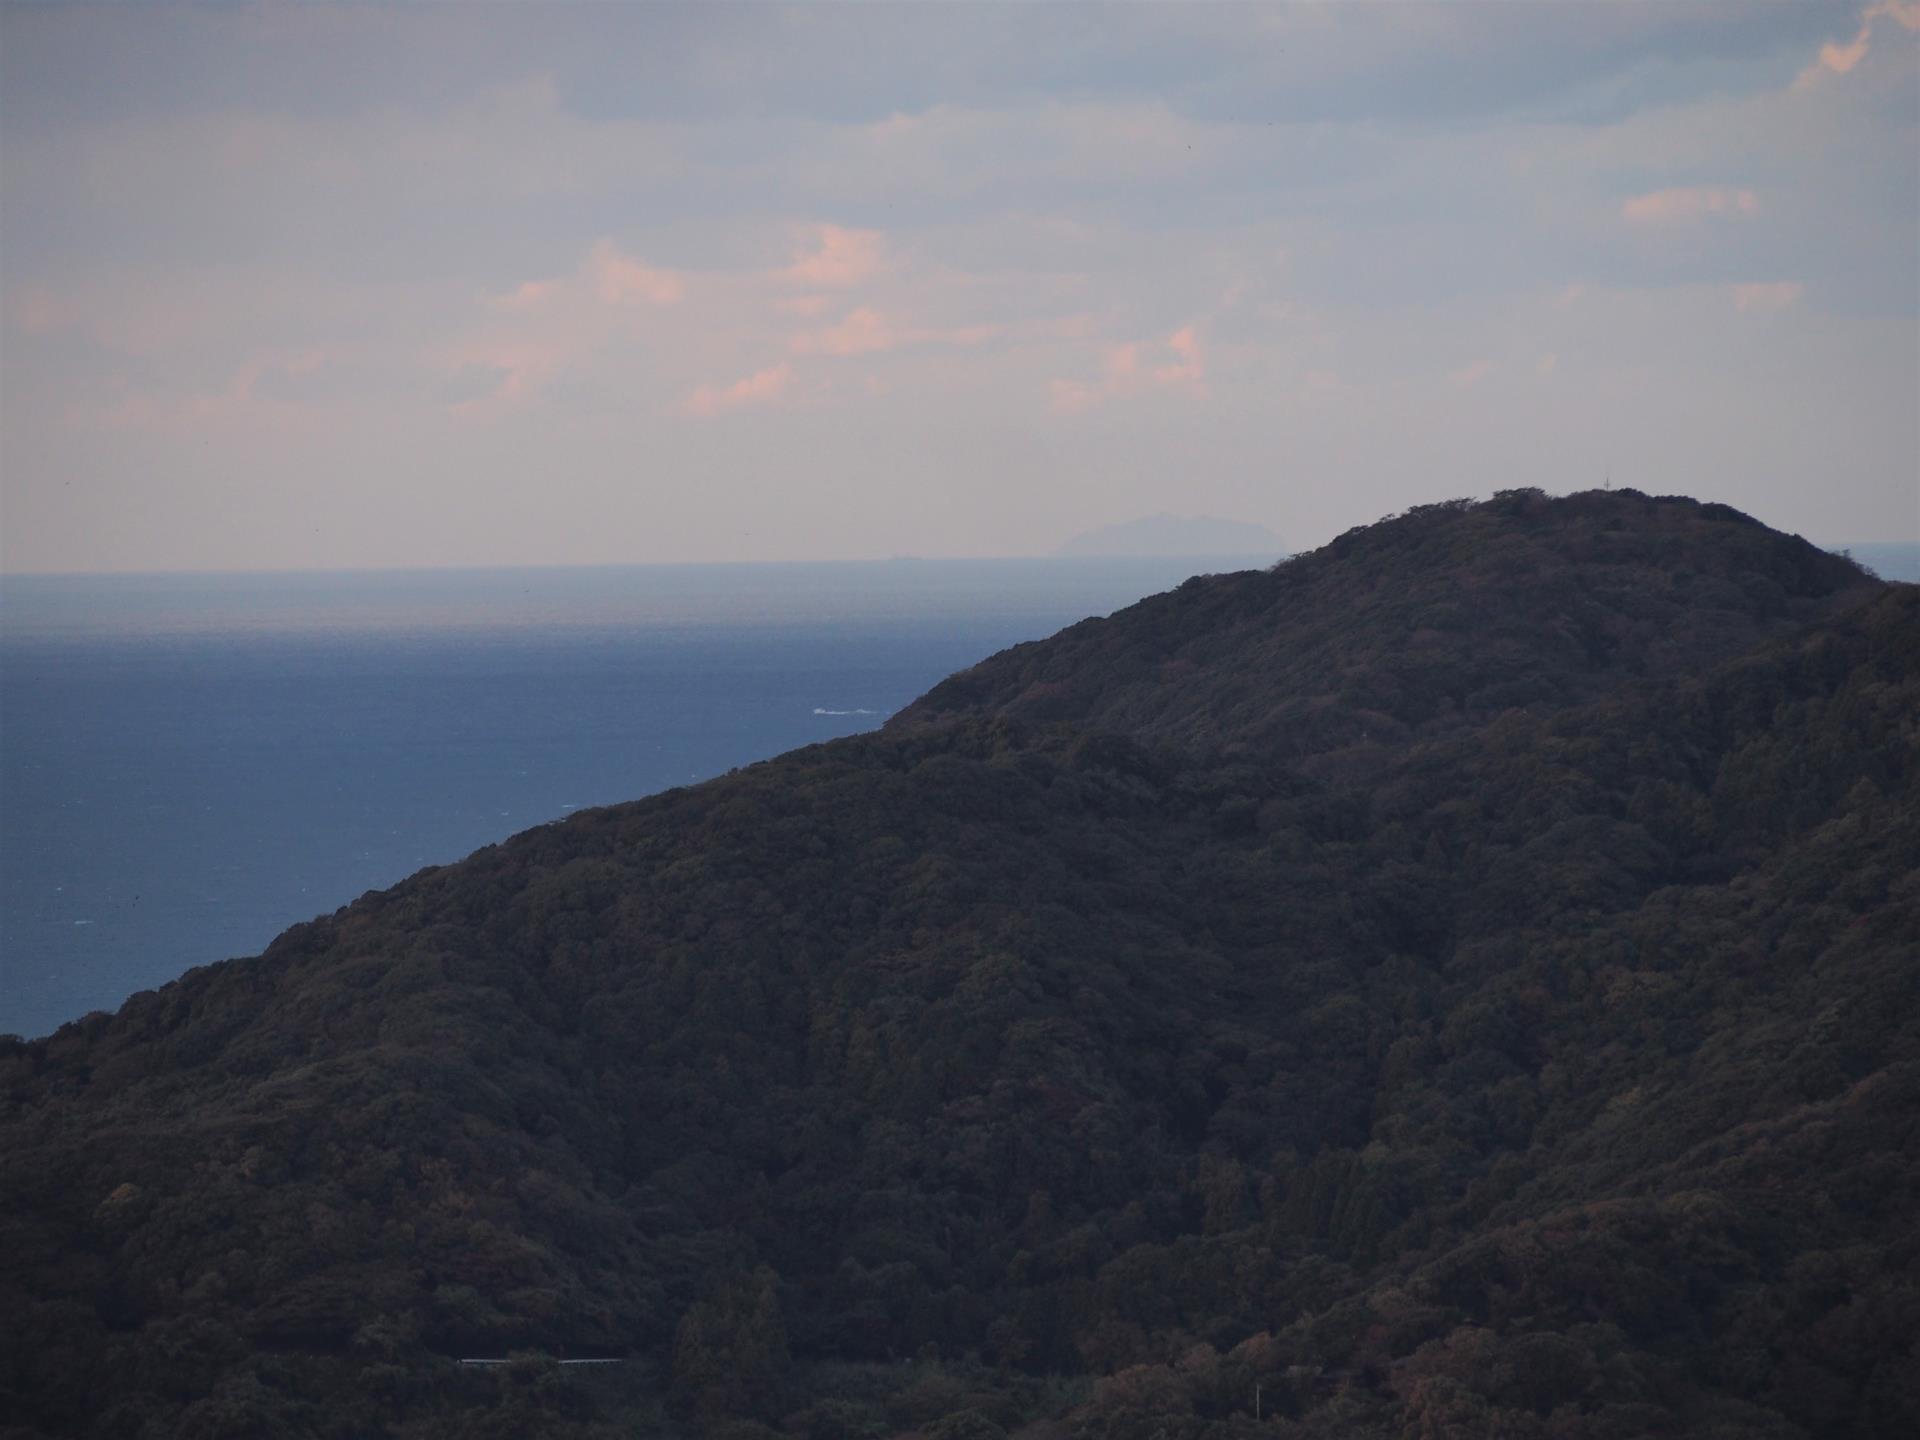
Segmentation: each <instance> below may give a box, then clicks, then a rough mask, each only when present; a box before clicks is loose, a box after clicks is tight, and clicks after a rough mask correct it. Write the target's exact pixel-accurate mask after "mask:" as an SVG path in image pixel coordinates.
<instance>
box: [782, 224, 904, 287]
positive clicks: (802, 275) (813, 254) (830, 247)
mask: <svg viewBox="0 0 1920 1440" xmlns="http://www.w3.org/2000/svg"><path fill="white" fill-rule="evenodd" d="M812 235H813V245H812V248H811V249H810V250H808V251H805V252H803V253H802V254H800V255H799V256H797V257H795V259H794V262H793V264H791V265H789V266H788V267H787V268H786V269H785V270H784V271H783V272H781V273H782V275H783V276H784V277H785V278H786V279H787V280H790V281H791V282H793V283H794V284H796V285H805V286H808V287H810V288H811V287H822V288H825V289H830V290H846V289H850V288H852V287H853V286H855V285H859V284H862V283H864V282H865V281H867V280H870V279H872V278H873V277H874V276H875V275H876V274H878V273H879V271H880V270H881V268H882V267H883V266H884V265H885V263H886V238H885V237H884V236H883V235H881V233H880V232H879V231H878V230H848V229H844V228H843V227H841V226H839V225H816V226H814V227H813V231H812Z"/></svg>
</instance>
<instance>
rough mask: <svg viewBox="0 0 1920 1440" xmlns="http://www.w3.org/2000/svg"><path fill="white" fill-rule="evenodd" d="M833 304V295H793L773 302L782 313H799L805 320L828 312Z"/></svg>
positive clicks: (775, 307) (774, 306)
mask: <svg viewBox="0 0 1920 1440" xmlns="http://www.w3.org/2000/svg"><path fill="white" fill-rule="evenodd" d="M832 305H833V297H832V296H831V295H793V296H790V297H788V298H787V299H785V300H776V301H774V302H773V308H774V309H776V310H778V311H779V312H780V313H781V314H782V315H798V316H799V317H800V318H801V319H803V320H813V319H817V318H818V317H820V316H822V315H824V314H826V313H827V311H828V309H829V308H830V307H831V306H832Z"/></svg>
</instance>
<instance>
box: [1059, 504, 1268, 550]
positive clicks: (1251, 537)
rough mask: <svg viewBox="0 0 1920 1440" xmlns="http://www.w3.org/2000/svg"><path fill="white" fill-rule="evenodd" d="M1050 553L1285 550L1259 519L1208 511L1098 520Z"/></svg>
mask: <svg viewBox="0 0 1920 1440" xmlns="http://www.w3.org/2000/svg"><path fill="white" fill-rule="evenodd" d="M1054 553H1055V554H1056V555H1112V556H1119V555H1193V556H1203V555H1234V556H1241V557H1246V556H1269V557H1274V558H1277V557H1279V556H1281V555H1283V554H1285V553H1286V545H1285V544H1284V542H1283V541H1282V540H1281V539H1280V537H1279V536H1278V535H1276V534H1274V533H1273V531H1271V530H1269V529H1267V527H1266V526H1264V525H1250V524H1248V523H1246V522H1245V521H1243V520H1218V519H1215V518H1213V517H1212V516H1209V515H1165V514H1162V515H1148V516H1146V517H1145V518H1143V519H1139V520H1128V521H1126V522H1125V523H1123V524H1119V525H1102V526H1100V527H1099V528H1098V529H1095V530H1088V531H1086V532H1085V533H1083V534H1080V535H1076V536H1074V537H1073V538H1072V539H1071V540H1069V541H1067V543H1066V544H1064V545H1062V546H1061V547H1060V548H1059V549H1058V550H1056V551H1055V552H1054Z"/></svg>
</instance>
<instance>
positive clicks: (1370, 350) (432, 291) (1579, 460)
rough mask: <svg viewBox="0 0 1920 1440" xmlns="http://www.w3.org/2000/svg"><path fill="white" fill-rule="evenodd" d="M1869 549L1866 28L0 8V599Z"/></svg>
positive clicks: (1892, 477)
mask: <svg viewBox="0 0 1920 1440" xmlns="http://www.w3.org/2000/svg"><path fill="white" fill-rule="evenodd" d="M1606 483H1612V484H1614V485H1616V486H1627V485H1630V486H1633V487H1636V488H1638V489H1641V490H1645V491H1648V492H1651V493H1656V494H1663V493H1674V492H1680V493H1687V494H1693V495H1698V496H1700V497H1702V498H1709V499H1715V500H1720V501H1724V502H1726V503H1729V504H1732V505H1735V506H1738V507H1739V508H1741V509H1743V510H1746V511H1748V512H1750V513H1752V514H1754V515H1756V516H1758V517H1759V518H1761V519H1762V520H1765V521H1766V522H1767V523H1769V524H1772V525H1776V526H1778V527H1780V528H1782V529H1786V530H1790V531H1795V532H1797V533H1801V534H1805V535H1807V536H1808V537H1809V538H1812V539H1815V540H1817V541H1820V542H1821V543H1831V544H1838V543H1841V542H1844V541H1849V540H1854V541H1867V540H1915V539H1920V0H1877V3H1872V4H1869V5H1862V4H1858V3H1854V4H1845V5H1830V4H1819V3H1782V4H1738V5H1719V4H1693V3H1657V4H1636V3H1625V0H1620V3H1615V0H1609V3H1602V4H1589V3H1579V0H1573V3H1546V0H1534V3H1492V0H1482V3H1425V4H1374V3H1364V4H1363V3H1349V4H1323V5H1310V6H1271V7H1261V6H1225V5H1197V4H1178V5H1165V6H1147V5H1133V6H1125V7H1112V8H1085V7H1080V6H1074V5H1065V4H1047V5H991V6H989V5H970V6H945V5H935V4H905V3H902V4H888V5H857V6H856V5H825V4H814V5H795V6H771V7H756V6H747V5H731V6H721V5H698V6H689V7H677V6H669V5H648V6H641V5H538V6H536V5H486V6H458V7H454V6H410V7H404V8H398V7H382V6H360V5H299V6H295V5H291V4H269V5H232V4H228V5H220V6H217V7H203V8H185V7H182V8H170V7H165V6H148V7H141V8H137V9H136V8H123V7H117V6H116V7H107V6H82V5H61V6H51V7H36V6H31V5H21V4H11V3H10V4H7V5H5V6H4V7H0V568H3V569H5V570H7V571H9V572H32V571H120V570H232V569H241V570H278V569H322V568H336V567H360V566H379V567H393V566H404V567H413V566H449V565H517V564H574V563H591V564H603V563H627V562H659V561H694V560H812V559H844V558H861V557H882V556H890V555H928V556H948V555H1024V554H1041V553H1046V552H1047V551H1050V550H1051V549H1053V548H1054V547H1055V546H1057V545H1059V544H1060V543H1062V542H1063V541H1065V540H1067V539H1068V538H1069V537H1071V536H1072V535H1074V534H1075V533H1077V532H1079V531H1082V530H1085V529H1089V528H1092V527H1094V526H1098V525H1105V524H1111V523H1115V522H1123V521H1127V520H1131V519H1134V518H1136V517H1138V516H1142V515H1147V514H1152V513H1156V512H1162V511H1166V512H1173V513H1177V514H1205V515H1215V516H1221V517H1226V518H1230V519H1235V520H1241V521H1247V522H1252V523H1256V524H1262V525H1266V526H1269V527H1271V528H1272V529H1273V530H1275V531H1277V532H1278V533H1279V534H1280V535H1281V536H1282V537H1283V539H1284V540H1285V541H1286V542H1288V543H1289V544H1291V545H1293V546H1296V547H1300V548H1305V547H1307V546H1311V545H1317V544H1319V543H1322V542H1323V541H1325V540H1327V539H1328V538H1330V537H1331V536H1333V535H1335V534H1337V533H1339V532H1340V531H1342V530H1345V529H1347V528H1349V527H1351V526H1353V525H1358V524H1363V523H1367V522H1369V521H1371V520H1374V519H1376V518H1378V517H1380V516H1381V515H1383V514H1386V513H1389V512H1393V511H1397V510H1401V509H1404V508H1406V507H1408V506H1411V505H1415V504H1420V503H1424V502H1427V501H1432V500H1439V499H1446V498H1451V497H1455V496H1462V495H1485V494H1488V493H1490V492H1492V491H1493V490H1496V489H1503V488H1507V487H1510V486H1521V485H1538V486H1540V487H1542V488H1544V489H1547V490H1549V491H1554V492H1564V491H1570V490H1579V489H1587V488H1592V487H1595V486H1599V485H1603V484H1606Z"/></svg>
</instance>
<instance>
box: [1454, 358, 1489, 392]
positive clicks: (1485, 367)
mask: <svg viewBox="0 0 1920 1440" xmlns="http://www.w3.org/2000/svg"><path fill="white" fill-rule="evenodd" d="M1491 374H1493V362H1492V361H1491V360H1475V361H1474V362H1473V363H1472V364H1470V365H1462V366H1461V367H1460V368H1459V369H1458V370H1455V371H1454V372H1453V373H1452V374H1450V375H1448V376H1447V379H1448V380H1449V381H1450V382H1451V383H1452V384H1453V387H1454V389H1456V390H1471V389H1473V388H1474V387H1475V386H1476V385H1478V384H1480V383H1481V382H1482V381H1483V380H1485V379H1486V378H1487V377H1488V376H1489V375H1491Z"/></svg>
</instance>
